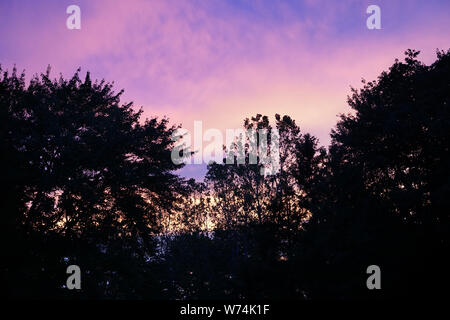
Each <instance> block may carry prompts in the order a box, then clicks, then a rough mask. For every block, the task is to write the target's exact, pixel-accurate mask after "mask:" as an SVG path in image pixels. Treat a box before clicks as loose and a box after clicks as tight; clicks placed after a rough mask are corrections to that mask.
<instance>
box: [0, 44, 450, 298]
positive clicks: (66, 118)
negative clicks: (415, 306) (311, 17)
mask: <svg viewBox="0 0 450 320" xmlns="http://www.w3.org/2000/svg"><path fill="white" fill-rule="evenodd" d="M418 55H419V52H418V51H414V50H407V51H406V52H405V59H404V61H399V60H395V62H394V64H393V65H392V66H391V67H390V68H389V70H388V71H385V72H382V73H381V75H380V76H379V77H378V79H377V80H374V81H370V82H367V81H365V80H363V86H362V88H361V89H352V93H351V96H349V98H348V104H349V106H350V107H351V108H352V111H351V113H349V114H343V115H341V116H340V120H339V121H338V123H337V125H336V127H335V128H334V129H333V130H332V132H331V137H332V142H331V145H330V146H329V148H328V149H326V148H324V147H322V146H320V144H319V141H318V139H317V138H315V137H314V136H312V135H311V134H309V133H306V132H303V131H302V130H300V127H299V126H298V125H297V124H296V122H295V121H294V119H292V118H291V117H289V116H288V115H283V116H281V115H279V114H276V115H275V119H274V120H275V121H274V122H273V123H271V122H270V120H269V117H267V116H264V115H261V114H257V115H256V116H255V117H251V118H247V119H245V120H244V123H243V129H244V130H248V129H268V130H270V129H271V128H276V129H277V130H278V131H279V133H280V150H279V152H280V171H279V172H278V173H276V174H274V175H262V174H261V168H262V167H263V165H262V164H260V163H259V164H251V163H250V161H249V158H248V156H249V153H250V152H251V151H252V150H251V148H252V147H254V146H255V141H251V139H250V140H249V139H247V140H245V141H243V142H242V141H240V142H239V141H236V142H235V143H234V144H232V145H231V146H224V148H225V151H226V153H225V158H226V157H227V156H229V155H230V154H232V151H233V150H234V149H235V148H239V147H242V148H243V150H244V154H245V161H244V163H243V164H233V165H232V164H226V163H225V159H224V161H223V163H211V164H209V165H208V172H207V175H206V177H205V181H204V182H202V183H199V182H195V181H193V180H189V181H187V180H185V179H184V178H181V177H178V176H177V175H176V173H175V171H176V170H177V169H179V168H180V167H181V166H180V165H174V164H173V163H172V160H171V156H170V154H171V150H172V148H173V146H174V143H175V142H174V141H172V140H171V136H172V134H173V132H174V130H175V129H176V128H177V127H175V126H171V125H170V124H169V122H168V120H167V119H165V118H163V119H161V120H158V119H157V118H151V119H147V120H145V121H143V120H141V114H142V111H137V112H136V111H134V109H133V105H132V103H128V104H121V103H120V96H121V94H122V91H121V92H119V93H114V91H113V89H112V84H110V83H106V82H104V81H101V82H97V81H94V82H93V81H91V79H90V75H89V73H87V74H86V77H85V79H84V80H83V81H82V80H80V78H79V71H77V72H76V73H75V75H74V76H73V77H72V78H70V79H68V80H66V79H64V78H62V77H60V78H59V79H56V80H51V79H50V76H49V71H47V73H45V74H41V75H39V76H34V77H33V78H32V79H31V81H30V83H29V84H28V85H27V84H26V81H25V75H24V74H21V75H19V74H17V72H16V70H15V69H14V70H13V71H12V73H8V72H7V71H4V70H2V69H1V68H0V72H2V78H1V80H0V113H1V114H0V122H1V123H0V148H1V150H0V152H1V155H2V156H1V160H0V161H1V163H0V165H1V168H2V172H3V173H2V175H0V188H1V190H0V197H1V203H0V206H1V207H0V212H1V215H2V216H1V221H2V232H1V234H2V244H3V245H4V249H3V252H4V256H5V257H6V260H5V261H4V262H2V266H1V268H2V269H1V272H2V277H3V279H6V280H5V282H6V288H7V295H9V296H14V297H40V298H42V297H59V298H61V297H81V298H153V299H211V298H214V299H219V298H234V299H247V298H271V299H277V298H280V299H281V298H290V299H317V298H319V299H320V298H331V299H348V298H357V299H360V298H376V299H377V298H394V297H395V298H398V297H413V298H417V297H421V296H422V295H424V294H426V295H427V297H428V298H430V297H436V296H439V295H440V294H441V291H442V290H446V289H447V287H448V284H449V281H448V280H449V277H448V275H447V274H448V269H449V264H448V262H447V256H448V252H449V249H450V248H449V231H450V230H449V210H448V208H449V204H450V203H449V201H450V200H449V194H450V153H449V138H450V130H449V128H450V114H449V104H450V95H449V94H450V69H449V68H450V51H447V52H445V51H438V52H437V59H436V61H435V62H434V63H432V64H431V65H425V64H424V63H422V62H420V61H419V60H418ZM258 139H259V138H258ZM269 139H271V137H270V136H269ZM69 264H78V265H80V267H81V268H82V270H83V288H82V290H81V291H76V292H75V291H69V290H67V289H65V288H64V287H63V285H64V284H65V279H66V274H65V268H66V266H67V265H69ZM373 264H375V265H379V266H380V268H381V270H382V290H381V291H377V290H375V291H370V290H368V289H367V287H366V279H367V277H368V275H367V274H366V268H367V267H368V266H369V265H373Z"/></svg>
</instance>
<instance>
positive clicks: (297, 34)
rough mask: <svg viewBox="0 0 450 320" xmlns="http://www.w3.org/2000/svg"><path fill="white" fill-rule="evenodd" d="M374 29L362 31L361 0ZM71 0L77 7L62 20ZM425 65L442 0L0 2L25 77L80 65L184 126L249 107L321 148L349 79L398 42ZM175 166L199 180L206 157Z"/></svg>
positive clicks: (3, 43) (378, 64) (0, 51)
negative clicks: (377, 18) (77, 23)
mask: <svg viewBox="0 0 450 320" xmlns="http://www.w3.org/2000/svg"><path fill="white" fill-rule="evenodd" d="M372 4H374V5H377V6H379V7H380V10H381V29H379V30H377V29H374V30H369V29H368V28H367V26H366V20H367V18H368V17H369V16H370V14H368V13H366V9H367V7H368V6H369V5H372ZM69 5H78V6H79V7H80V9H81V29H80V30H70V29H68V28H67V27H66V20H67V18H68V17H69V15H70V14H67V13H66V8H67V7H68V6H69ZM408 48H412V49H417V50H420V51H421V52H422V53H421V55H420V56H419V57H420V59H421V60H422V61H424V62H425V63H427V64H429V63H432V62H433V61H434V59H435V57H436V54H435V52H436V49H437V48H439V49H445V50H447V49H449V48H450V1H446V0H441V1H437V0H428V1H423V0H419V1H416V0H404V1H392V0H389V1H379V0H373V1H364V0H361V1H356V0H341V1H332V0H328V1H325V0H317V1H314V0H302V1H300V0H299V1H296V0H289V1H283V0H277V1H273V0H192V1H188V0H186V1H182V0H127V1H112V0H108V1H106V0H101V1H100V0H88V1H75V0H70V1H65V0H54V1H48V0H40V1H25V0H17V1H13V0H0V64H1V65H2V68H3V69H11V68H12V67H13V66H14V65H16V66H17V68H18V69H19V70H20V71H21V70H25V71H26V74H27V75H28V76H31V75H33V74H36V73H41V72H44V71H45V70H46V68H47V66H48V65H51V67H52V73H51V75H53V76H54V77H57V76H58V75H59V74H60V73H62V74H63V75H64V76H65V77H70V76H71V75H72V74H73V73H74V72H75V70H76V69H77V68H78V67H81V72H82V74H84V73H85V72H86V71H90V72H91V78H93V79H105V80H107V81H110V82H112V81H114V84H115V86H114V87H115V88H116V90H117V91H119V90H120V89H124V90H125V93H124V95H123V102H124V103H125V102H129V101H133V102H134V105H135V107H136V110H137V109H139V108H140V107H142V108H143V110H144V117H152V116H158V117H163V116H166V117H168V118H169V119H170V122H171V123H172V124H181V125H182V126H183V127H184V128H186V129H188V130H190V131H191V132H192V131H193V124H194V121H195V120H200V121H202V123H203V129H204V130H206V129H208V128H216V129H219V130H221V131H222V132H225V129H227V128H229V129H234V128H241V127H242V124H243V120H244V119H245V118H247V117H251V116H254V115H256V114H257V113H260V114H264V115H268V116H270V117H271V118H272V119H273V116H274V115H275V114H276V113H279V114H281V115H284V114H287V115H289V116H291V117H292V118H293V119H295V121H296V123H297V124H299V125H300V128H301V129H302V131H303V132H310V133H312V134H313V135H315V136H316V137H318V138H319V141H320V144H321V145H323V146H327V145H328V144H329V142H330V137H329V134H330V131H331V129H332V128H333V127H334V126H335V124H336V122H337V121H338V115H339V114H341V113H348V112H350V109H349V107H348V105H347V103H346V102H347V95H349V94H350V87H355V88H360V87H361V79H363V78H364V79H366V80H374V79H376V77H377V76H378V75H379V74H380V73H381V72H382V71H383V70H387V68H388V67H389V66H390V65H392V63H393V62H394V59H395V58H399V59H402V58H403V52H404V51H405V50H406V49H408ZM181 173H182V175H184V176H186V177H194V178H197V179H201V178H202V176H203V175H204V173H205V165H188V166H186V167H185V168H184V169H182V172H181Z"/></svg>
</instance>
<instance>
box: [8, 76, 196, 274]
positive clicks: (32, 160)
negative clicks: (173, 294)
mask: <svg viewBox="0 0 450 320" xmlns="http://www.w3.org/2000/svg"><path fill="white" fill-rule="evenodd" d="M0 72H1V73H2V79H1V81H0V112H1V116H0V119H1V120H0V121H1V128H0V137H1V139H0V141H1V142H0V143H1V146H0V148H1V151H2V152H1V154H2V158H1V163H0V164H1V166H2V168H3V170H4V171H5V174H2V175H1V176H0V186H1V192H0V196H1V197H2V199H1V203H2V208H1V209H2V211H1V213H2V222H3V223H4V225H5V229H6V232H4V233H3V232H2V234H3V236H4V237H5V238H4V239H3V240H4V241H2V243H4V244H5V243H8V244H11V243H12V245H10V246H8V249H7V250H6V254H7V256H8V254H9V256H10V257H11V259H10V260H11V261H10V263H11V265H12V264H14V263H15V262H16V261H18V259H23V258H24V257H25V256H26V254H29V255H30V256H32V255H34V254H37V253H36V252H31V251H32V250H34V249H31V248H32V247H33V246H32V245H30V244H31V240H30V239H35V240H37V242H39V241H41V240H42V241H47V240H48V239H52V237H53V238H55V237H56V238H55V239H60V241H69V242H66V244H67V245H68V248H65V249H61V250H60V251H59V252H58V253H57V254H62V252H65V254H66V255H67V256H69V255H70V252H71V251H72V253H74V252H76V251H77V249H75V248H76V247H77V246H78V245H76V244H75V243H79V245H80V246H88V245H91V246H92V248H91V249H86V250H85V252H91V253H92V252H96V253H92V255H94V256H95V254H99V251H101V250H100V248H102V246H104V247H109V248H110V247H114V246H116V244H117V242H120V244H121V245H120V248H119V250H125V251H127V250H131V252H132V254H131V255H132V256H133V255H137V256H139V257H141V258H142V259H144V258H145V257H146V256H147V255H149V254H151V252H153V250H154V249H153V248H154V237H153V236H154V235H156V234H159V233H160V232H161V231H162V227H163V225H164V223H165V220H166V219H168V217H169V216H170V215H171V214H172V213H173V212H174V211H176V210H177V209H178V207H179V205H180V204H181V202H182V201H183V199H184V198H185V197H187V195H188V193H189V190H190V188H189V186H188V182H187V181H185V180H184V179H182V178H180V177H178V176H177V175H175V174H174V173H173V171H174V170H177V169H179V168H180V167H181V166H182V165H175V164H174V163H173V162H172V161H171V157H170V154H171V150H172V148H173V144H174V141H172V139H171V136H172V134H173V132H174V131H175V129H176V127H175V126H169V124H168V120H167V119H162V120H158V119H157V118H151V119H146V120H145V121H140V117H141V114H142V110H140V111H137V112H135V111H134V110H133V104H132V103H127V104H120V96H121V95H122V92H123V91H120V92H119V93H114V91H113V89H112V84H110V83H106V82H105V81H103V80H102V81H100V82H97V81H95V82H92V81H91V79H90V74H89V72H88V73H87V74H86V77H85V79H84V81H81V80H80V78H79V70H78V71H77V72H76V73H75V74H74V75H73V77H72V78H70V79H69V80H66V79H64V78H63V77H62V76H61V77H60V78H59V79H57V80H56V79H55V80H51V79H50V69H48V70H47V72H46V73H45V74H41V75H40V76H37V75H36V76H34V77H33V78H32V79H31V81H30V83H29V85H28V86H27V85H26V83H25V75H24V74H21V75H18V74H17V72H16V69H14V70H13V72H12V73H11V74H10V73H8V72H7V71H3V70H1V69H0ZM27 241H28V242H27ZM70 241H72V243H71V242H70ZM80 241H81V242H80ZM70 243H71V244H70ZM82 243H83V244H82ZM21 245H24V246H26V247H27V248H21V247H20V246H21ZM71 247H72V248H71ZM52 249H54V248H48V251H46V252H50V251H51V250H52ZM29 250H31V251H29ZM19 252H20V253H19ZM127 252H128V251H127ZM19 254H23V256H21V257H19V256H18V255H19ZM77 254H81V256H84V257H85V258H86V259H85V262H86V260H89V259H88V255H89V254H88V253H85V254H84V255H83V253H82V252H81V253H80V252H77ZM110 257H111V256H110ZM29 258H30V257H29ZM60 258H61V257H60ZM55 259H56V257H55ZM79 259H80V258H79ZM124 259H125V258H124ZM81 260H82V259H81ZM91 260H92V261H91V263H92V264H93V265H95V263H96V262H95V261H94V259H91ZM11 265H10V266H11ZM93 265H91V266H89V267H88V268H90V267H93ZM10 266H9V267H7V268H6V269H7V270H9V271H7V272H14V271H13V269H14V268H12V267H10ZM32 267H36V266H32ZM86 267H87V266H86V265H85V266H84V268H86ZM8 276H10V275H8ZM8 276H6V277H8ZM94 281H100V280H94Z"/></svg>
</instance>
